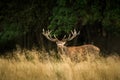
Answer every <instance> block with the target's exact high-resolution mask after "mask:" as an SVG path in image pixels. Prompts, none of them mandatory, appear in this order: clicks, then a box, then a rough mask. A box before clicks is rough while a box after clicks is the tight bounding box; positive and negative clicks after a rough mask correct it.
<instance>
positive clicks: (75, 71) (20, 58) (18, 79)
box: [0, 50, 120, 80]
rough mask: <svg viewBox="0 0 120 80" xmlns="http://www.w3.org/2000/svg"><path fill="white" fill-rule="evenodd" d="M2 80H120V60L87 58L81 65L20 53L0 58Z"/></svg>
mask: <svg viewBox="0 0 120 80" xmlns="http://www.w3.org/2000/svg"><path fill="white" fill-rule="evenodd" d="M51 53H53V54H55V52H52V51H51ZM8 54H9V53H8ZM0 80H120V57H118V56H115V55H111V56H108V57H98V58H94V59H93V58H92V57H87V60H85V61H78V62H77V61H71V59H70V58H68V57H66V56H63V57H62V59H56V58H55V57H53V56H49V55H48V54H47V52H42V51H36V50H31V51H29V50H26V51H19V50H17V51H14V52H13V54H12V55H7V56H6V57H3V56H1V57H0Z"/></svg>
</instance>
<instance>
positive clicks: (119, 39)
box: [0, 0, 120, 53]
mask: <svg viewBox="0 0 120 80" xmlns="http://www.w3.org/2000/svg"><path fill="white" fill-rule="evenodd" d="M119 3H120V0H0V53H4V52H6V51H10V50H14V49H15V48H16V44H17V45H19V46H20V47H21V48H27V49H32V48H33V47H37V48H38V49H39V50H44V49H45V50H47V51H49V50H55V49H56V44H55V43H53V42H51V41H49V40H47V39H46V38H45V37H44V36H43V35H42V29H43V28H44V29H46V30H47V29H49V30H52V31H53V32H52V34H55V35H56V36H57V37H59V38H60V39H61V38H62V37H63V36H64V35H68V33H69V32H70V31H71V30H73V29H76V30H77V31H80V35H79V36H77V37H76V38H75V39H74V40H72V41H70V42H68V43H67V46H72V45H76V46H77V45H83V44H89V43H92V44H94V45H96V46H98V47H100V49H101V51H102V52H104V53H112V52H117V53H120V4H119Z"/></svg>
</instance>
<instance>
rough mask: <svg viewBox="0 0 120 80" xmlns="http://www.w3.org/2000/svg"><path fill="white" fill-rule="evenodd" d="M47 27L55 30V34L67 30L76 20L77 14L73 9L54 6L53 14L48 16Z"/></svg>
mask: <svg viewBox="0 0 120 80" xmlns="http://www.w3.org/2000/svg"><path fill="white" fill-rule="evenodd" d="M50 20H51V22H50V25H49V26H48V28H49V29H52V30H56V29H57V30H56V31H55V32H54V33H55V34H60V33H61V31H65V32H67V33H68V32H69V31H70V30H71V29H72V28H73V27H74V26H75V22H76V21H77V16H76V15H75V14H74V13H73V10H72V9H70V8H66V7H56V8H55V9H54V10H53V15H52V16H51V17H50Z"/></svg>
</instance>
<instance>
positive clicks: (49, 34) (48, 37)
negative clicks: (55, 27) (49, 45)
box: [42, 29, 58, 42]
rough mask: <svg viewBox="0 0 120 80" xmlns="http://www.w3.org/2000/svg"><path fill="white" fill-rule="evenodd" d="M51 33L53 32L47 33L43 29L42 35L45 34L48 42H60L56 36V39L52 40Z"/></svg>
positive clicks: (48, 31)
mask: <svg viewBox="0 0 120 80" xmlns="http://www.w3.org/2000/svg"><path fill="white" fill-rule="evenodd" d="M51 32H52V31H50V30H47V31H45V30H44V29H43V32H42V34H43V35H44V36H45V37H46V38H47V39H48V40H50V41H54V42H56V41H58V39H57V38H56V36H55V35H54V38H52V36H51Z"/></svg>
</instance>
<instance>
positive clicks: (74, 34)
mask: <svg viewBox="0 0 120 80" xmlns="http://www.w3.org/2000/svg"><path fill="white" fill-rule="evenodd" d="M71 34H72V35H69V37H68V41H70V40H72V39H73V38H75V37H76V36H77V35H79V34H80V31H79V32H77V31H76V30H75V29H74V30H73V31H71Z"/></svg>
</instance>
